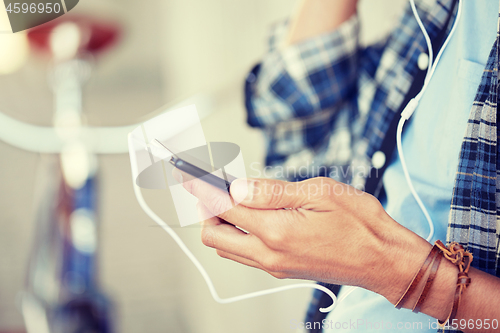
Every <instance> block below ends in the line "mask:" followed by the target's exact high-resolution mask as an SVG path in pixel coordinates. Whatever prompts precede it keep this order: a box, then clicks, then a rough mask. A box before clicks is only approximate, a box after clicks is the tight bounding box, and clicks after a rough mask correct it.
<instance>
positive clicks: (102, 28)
mask: <svg viewBox="0 0 500 333" xmlns="http://www.w3.org/2000/svg"><path fill="white" fill-rule="evenodd" d="M68 22H71V23H74V24H75V25H76V26H77V27H78V28H79V29H80V34H81V37H82V38H80V46H79V48H78V50H79V53H90V54H92V55H97V54H99V53H102V52H103V51H105V50H107V49H109V48H110V47H111V46H112V45H114V44H115V43H116V42H117V40H118V39H119V37H120V35H121V29H120V26H119V25H118V24H117V23H115V22H109V21H103V20H102V19H101V20H97V19H95V18H92V17H88V16H82V15H68V14H66V15H64V16H62V17H60V18H58V19H56V20H53V21H50V22H47V23H45V24H42V25H39V26H37V27H34V28H32V29H29V30H28V40H29V43H30V45H31V46H32V47H33V48H34V49H35V50H37V51H40V52H42V53H49V54H50V53H51V49H50V36H51V33H52V31H53V30H54V29H55V28H57V27H58V26H59V25H61V24H64V23H68Z"/></svg>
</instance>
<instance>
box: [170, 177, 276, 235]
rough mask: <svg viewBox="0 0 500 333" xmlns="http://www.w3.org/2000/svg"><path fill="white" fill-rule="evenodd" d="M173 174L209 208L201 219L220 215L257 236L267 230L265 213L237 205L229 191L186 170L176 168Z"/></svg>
mask: <svg viewBox="0 0 500 333" xmlns="http://www.w3.org/2000/svg"><path fill="white" fill-rule="evenodd" d="M172 174H173V176H174V177H175V178H176V179H177V180H178V181H179V182H180V183H182V185H183V186H184V188H185V189H186V190H187V191H188V192H189V193H191V194H193V195H194V196H195V197H197V198H198V199H200V201H201V202H202V203H203V205H204V206H205V207H206V208H207V209H208V216H207V217H206V218H203V219H201V220H206V219H208V218H209V217H212V216H219V217H220V218H222V219H223V220H225V221H227V222H230V223H232V224H234V225H236V226H238V227H240V228H243V229H245V230H247V231H249V232H250V233H252V234H254V235H256V236H260V235H261V234H262V233H264V232H265V229H266V227H265V226H264V225H263V223H262V221H263V220H264V218H265V216H264V215H265V214H261V212H259V211H255V210H252V209H249V208H247V207H244V206H241V205H235V204H234V202H233V200H232V198H231V197H230V196H229V194H228V193H227V192H224V191H222V190H220V189H217V188H215V187H213V186H212V185H210V184H208V183H206V182H204V181H202V180H200V179H197V178H195V177H193V176H191V175H189V174H187V173H185V172H182V171H180V170H178V169H174V170H173V172H172Z"/></svg>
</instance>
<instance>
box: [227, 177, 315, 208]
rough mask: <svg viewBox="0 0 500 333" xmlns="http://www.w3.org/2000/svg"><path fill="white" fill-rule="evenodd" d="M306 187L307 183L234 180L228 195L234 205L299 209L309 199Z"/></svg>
mask: <svg viewBox="0 0 500 333" xmlns="http://www.w3.org/2000/svg"><path fill="white" fill-rule="evenodd" d="M307 185H308V184H307V181H304V182H284V181H281V180H275V179H236V180H234V181H233V182H232V183H231V187H230V193H231V197H232V198H233V199H234V201H235V202H236V203H241V204H242V205H244V206H247V207H251V208H260V209H280V208H299V207H301V206H302V205H304V204H306V203H307V201H308V199H311V194H310V193H309V191H308V187H309V186H307Z"/></svg>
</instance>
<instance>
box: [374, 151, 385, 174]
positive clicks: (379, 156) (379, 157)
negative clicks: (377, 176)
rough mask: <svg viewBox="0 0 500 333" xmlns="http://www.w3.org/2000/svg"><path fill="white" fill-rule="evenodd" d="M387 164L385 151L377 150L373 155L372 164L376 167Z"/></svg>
mask: <svg viewBox="0 0 500 333" xmlns="http://www.w3.org/2000/svg"><path fill="white" fill-rule="evenodd" d="M384 164H385V154H384V153H383V152H381V151H380V150H379V151H376V152H375V154H373V156H372V165H373V167H374V168H375V169H380V168H381V167H383V166H384Z"/></svg>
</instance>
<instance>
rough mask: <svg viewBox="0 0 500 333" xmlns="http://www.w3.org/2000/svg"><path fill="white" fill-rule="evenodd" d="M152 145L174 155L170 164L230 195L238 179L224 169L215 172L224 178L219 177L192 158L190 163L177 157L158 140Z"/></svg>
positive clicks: (152, 142)
mask: <svg viewBox="0 0 500 333" xmlns="http://www.w3.org/2000/svg"><path fill="white" fill-rule="evenodd" d="M151 144H154V145H156V146H160V147H162V148H164V149H166V150H167V151H169V152H170V153H171V154H172V156H171V157H170V160H169V161H168V162H169V163H170V164H172V165H173V166H174V167H176V168H177V169H179V170H181V171H184V172H185V173H187V174H190V175H191V176H193V177H196V178H199V179H201V180H203V181H204V182H206V183H208V184H210V185H212V186H214V187H216V188H219V189H221V190H223V191H227V192H228V193H229V187H230V186H231V183H232V181H233V180H235V179H236V178H235V177H233V176H231V175H228V174H226V172H225V171H224V168H222V169H221V170H217V171H215V173H219V174H221V176H222V177H218V176H216V175H214V172H211V171H209V168H208V167H207V165H206V164H205V163H203V162H201V161H200V162H199V163H198V165H196V164H195V162H194V161H193V158H191V161H190V162H188V161H186V160H185V159H182V158H181V157H179V156H178V155H176V154H175V153H174V152H173V151H172V150H171V149H168V148H167V147H166V146H165V145H164V144H163V143H161V142H160V141H159V140H158V139H154V140H153V141H151ZM207 169H208V170H207Z"/></svg>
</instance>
